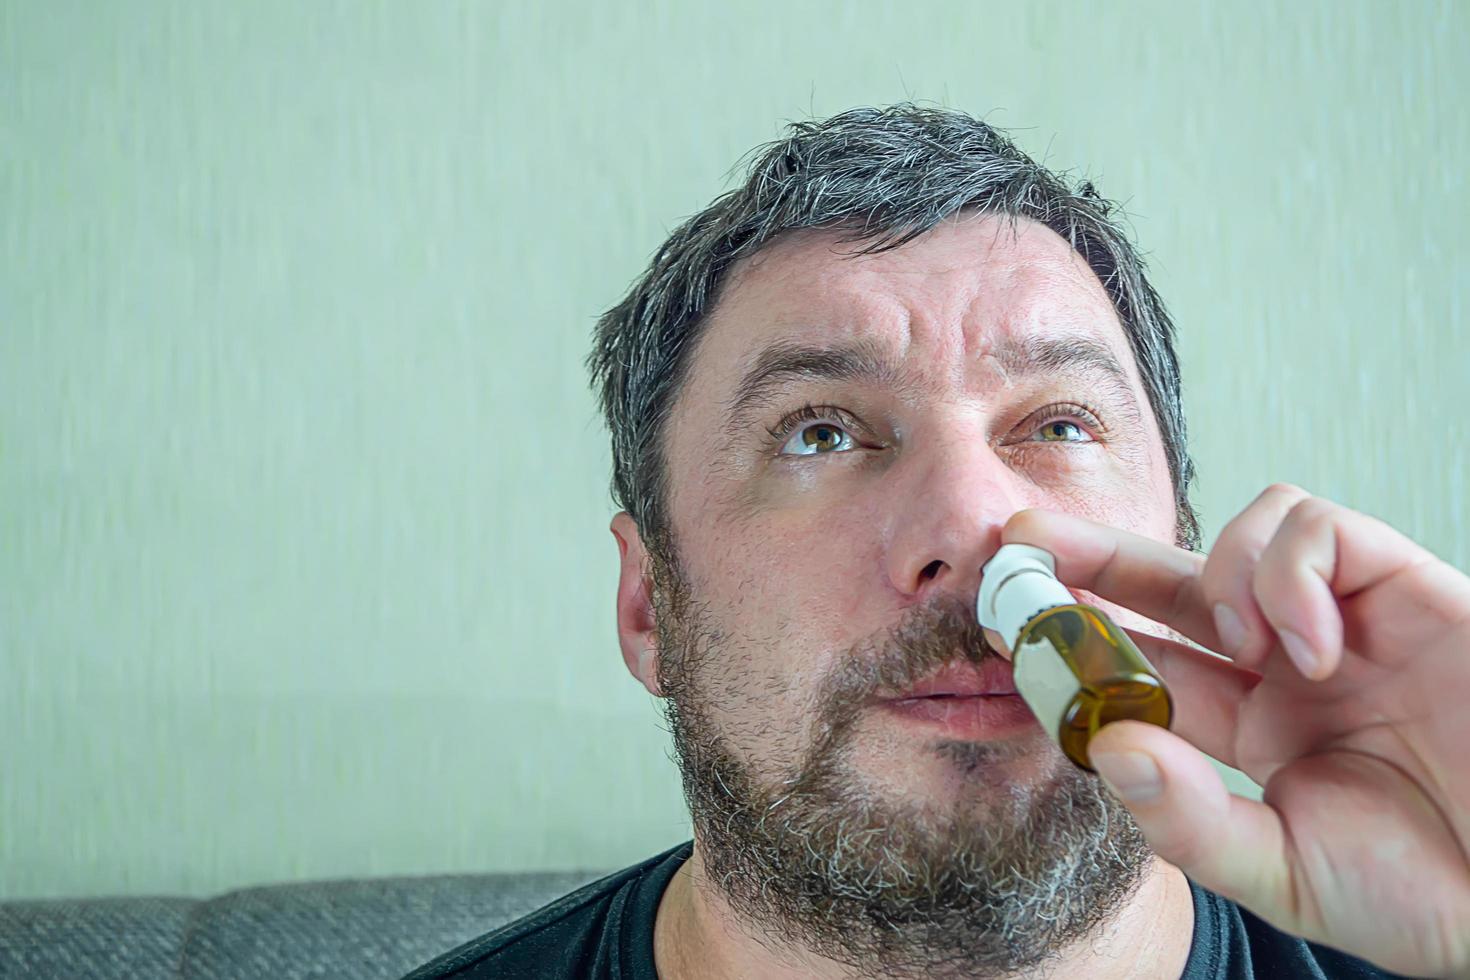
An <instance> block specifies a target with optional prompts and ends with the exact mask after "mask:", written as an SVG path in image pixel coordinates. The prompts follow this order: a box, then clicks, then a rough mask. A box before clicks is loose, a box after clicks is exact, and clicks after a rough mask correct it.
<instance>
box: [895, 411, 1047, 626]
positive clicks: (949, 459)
mask: <svg viewBox="0 0 1470 980" xmlns="http://www.w3.org/2000/svg"><path fill="white" fill-rule="evenodd" d="M967 442H968V444H967V445H960V446H957V445H955V444H954V443H949V444H947V445H945V446H944V447H942V448H937V449H936V452H935V453H933V455H932V456H931V458H929V459H927V460H923V461H920V460H917V459H911V460H910V462H911V464H912V465H913V468H912V471H911V472H910V473H909V474H907V475H906V476H907V479H906V481H905V485H904V486H903V489H902V491H901V492H900V493H898V494H896V495H895V497H894V508H895V510H894V513H893V517H892V523H891V524H890V528H891V532H890V537H889V546H888V554H887V559H886V560H887V566H888V567H887V574H888V578H889V581H890V583H891V584H892V586H893V587H894V588H895V589H896V590H898V592H899V593H900V594H902V595H904V596H905V597H908V598H910V599H912V600H913V601H914V602H916V603H917V604H922V603H924V602H926V601H929V600H931V599H932V598H933V597H934V594H935V593H936V592H938V591H940V590H943V591H946V592H951V593H954V594H956V595H959V596H961V597H963V598H966V599H974V598H975V596H976V595H977V594H978V592H979V590H980V567H981V566H982V565H984V564H985V562H986V561H988V560H989V559H990V556H991V555H993V554H995V552H996V551H997V550H999V548H1000V544H1001V542H1000V532H1001V528H1002V527H1004V526H1005V522H1006V519H1007V518H1009V517H1010V516H1011V515H1012V514H1014V513H1015V512H1016V511H1018V510H1020V509H1022V508H1023V507H1025V506H1027V504H1026V502H1025V501H1024V500H1023V499H1022V493H1021V487H1020V478H1019V477H1017V476H1016V474H1015V473H1014V472H1012V470H1011V468H1010V467H1009V466H1007V465H1006V464H1005V462H1004V461H1003V460H1001V459H1000V458H999V457H998V456H997V455H996V454H995V451H994V450H992V449H991V448H990V446H989V445H987V444H986V443H985V442H984V440H969V441H967ZM977 443H978V444H977Z"/></svg>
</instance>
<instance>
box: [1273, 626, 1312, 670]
mask: <svg viewBox="0 0 1470 980" xmlns="http://www.w3.org/2000/svg"><path fill="white" fill-rule="evenodd" d="M1276 635H1277V636H1279V637H1281V646H1282V647H1283V648H1284V649H1285V650H1286V655H1287V656H1288V657H1290V658H1291V662H1292V663H1294V664H1296V669H1297V670H1299V671H1301V672H1302V673H1303V674H1304V675H1306V676H1307V677H1311V676H1312V675H1313V674H1315V673H1316V672H1317V662H1318V658H1317V653H1316V651H1315V650H1313V649H1312V648H1311V646H1310V645H1308V643H1307V641H1306V640H1304V639H1302V638H1301V636H1299V635H1298V634H1296V633H1293V632H1292V631H1291V630H1277V631H1276Z"/></svg>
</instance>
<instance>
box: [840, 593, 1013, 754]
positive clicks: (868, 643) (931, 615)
mask: <svg viewBox="0 0 1470 980" xmlns="http://www.w3.org/2000/svg"><path fill="white" fill-rule="evenodd" d="M991 659H996V660H1003V659H1004V658H1003V657H1002V656H1001V655H1000V653H999V652H998V651H997V650H996V649H995V648H994V647H992V646H991V645H990V641H988V640H987V639H986V638H985V632H984V630H983V629H982V627H981V626H980V620H979V618H978V617H977V616H976V612H975V605H974V603H973V602H971V601H968V600H966V599H964V598H963V597H961V596H957V595H952V594H942V595H940V596H939V597H937V598H936V599H934V600H931V601H930V602H928V603H926V604H924V605H923V606H916V607H915V608H913V609H911V610H909V611H908V612H907V613H906V614H905V615H904V617H903V618H902V619H901V620H899V622H898V623H896V624H895V625H894V626H892V627H891V628H889V629H887V630H884V631H882V632H881V633H879V634H877V635H875V636H873V637H871V638H869V639H867V640H864V641H861V642H859V643H856V644H854V645H853V646H852V647H850V648H849V650H848V652H847V654H846V655H845V656H844V657H843V658H842V660H841V661H840V662H839V663H838V664H837V665H836V666H835V667H834V668H833V669H832V671H831V673H830V674H829V675H828V676H827V678H826V679H825V680H824V681H823V682H822V684H821V687H820V691H819V693H818V695H817V701H818V704H819V705H820V709H819V711H820V714H821V715H822V716H823V719H824V720H825V721H826V722H827V726H825V727H827V729H828V730H829V731H831V730H832V729H834V728H839V727H845V726H843V725H842V720H843V719H851V718H852V717H853V714H854V713H855V711H856V709H858V708H860V707H861V706H862V705H864V704H866V703H867V702H869V701H871V700H873V699H874V698H875V697H876V696H877V695H878V694H879V692H882V691H892V690H903V689H905V688H908V687H911V686H913V685H914V684H917V683H918V682H919V681H921V680H924V679H925V678H926V677H928V676H930V675H931V674H933V673H935V672H936V671H938V670H939V669H940V668H942V667H945V666H948V665H949V664H952V663H954V662H955V661H956V660H966V661H969V662H970V663H973V664H976V665H980V664H984V663H985V662H986V661H988V660H991Z"/></svg>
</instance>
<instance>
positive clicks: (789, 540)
mask: <svg viewBox="0 0 1470 980" xmlns="http://www.w3.org/2000/svg"><path fill="white" fill-rule="evenodd" d="M793 130H794V132H793V133H792V134H791V136H790V138H789V139H786V140H784V141H782V142H779V143H778V144H776V145H774V146H773V147H771V148H770V149H769V152H767V153H766V154H765V155H764V156H763V157H762V158H761V159H759V160H758V161H757V162H756V163H755V164H754V165H753V167H752V169H751V173H750V175H749V179H748V180H747V182H746V183H745V185H744V186H743V187H742V188H740V189H738V190H736V191H734V192H732V193H731V194H728V195H726V196H724V197H722V198H720V199H719V200H717V201H716V202H715V203H714V204H713V205H712V206H711V207H710V208H708V209H707V210H705V211H704V212H702V213H700V214H698V215H696V216H695V217H694V218H692V219H691V220H690V221H688V222H687V223H686V224H684V225H683V226H682V227H680V228H679V229H678V230H677V231H676V232H675V233H674V234H673V235H672V237H671V238H670V239H669V241H668V242H667V243H665V245H664V246H663V247H662V248H661V249H660V250H659V251H658V253H657V254H656V255H655V257H654V259H653V262H652V265H651V267H650V269H649V270H648V271H647V273H646V275H645V276H644V277H643V278H642V279H641V280H640V281H639V282H638V283H637V284H636V285H635V287H634V289H633V290H632V292H631V293H630V295H629V296H628V297H627V298H626V299H625V300H624V301H623V302H622V303H620V304H619V305H618V306H617V307H615V308H614V309H612V310H610V311H609V312H608V313H607V314H606V315H605V316H604V317H603V319H602V320H601V323H600V325H599V329H598V336H597V346H596V350H595V351H594V353H593V355H592V357H591V358H590V366H591V368H592V371H593V373H594V376H595V379H596V383H597V384H598V386H599V387H600V391H601V396H602V404H603V408H604V410H605V412H606V414H607V418H608V422H609V425H610V427H611V429H612V437H613V458H614V470H615V472H614V480H613V485H614V492H615V495H616V497H617V499H618V501H619V503H620V504H621V506H622V507H623V508H624V509H623V511H622V512H620V513H619V514H617V516H616V517H615V518H614V519H613V522H612V532H613V535H614V537H615V538H616V540H617V544H618V548H619V553H620V556H621V561H622V576H621V581H620V584H619V587H618V595H617V619H618V633H619V639H620V641H621V644H622V650H623V656H624V659H625V661H626V663H627V666H628V669H629V670H630V671H631V672H632V673H633V675H634V676H635V677H636V678H637V679H638V680H639V681H640V682H641V683H643V684H644V686H645V687H647V689H648V690H649V691H651V692H653V693H654V694H655V695H658V696H660V697H662V698H664V699H665V701H666V704H667V711H668V718H669V721H670V723H671V728H672V731H673V736H674V742H675V747H676V749H677V753H678V759H679V764H680V768H681V772H682V775H683V781H684V789H685V795H686V797H687V799H688V802H689V805H690V810H691V815H692V818H693V824H694V839H693V842H692V844H684V845H680V846H678V847H675V848H673V849H672V850H670V851H667V852H665V853H664V854H661V855H658V856H656V857H654V858H652V859H650V860H648V861H646V862H643V863H642V864H639V865H637V866H635V867H633V868H629V869H627V870H625V871H622V872H619V873H617V874H615V875H612V876H610V877H608V878H606V879H604V880H602V881H600V882H597V883H594V884H592V885H589V886H587V887H586V888H583V889H581V890H580V891H578V892H575V893H573V894H572V895H570V896H567V897H566V898H563V899H561V900H559V901H557V902H555V903H553V904H552V905H550V906H548V907H546V908H545V909H542V910H541V911H539V912H537V913H535V914H533V915H531V916H529V917H527V918H525V919H522V920H521V921H519V922H516V923H514V924H512V925H509V926H507V927H505V928H504V929H501V930H499V931H497V932H494V933H491V934H490V935H488V936H486V937H483V938H481V939H479V940H476V941H474V942H472V943H470V944H468V945H466V946H465V947H462V948H461V949H460V950H457V951H454V952H453V953H450V954H447V955H446V956H444V957H441V958H440V959H439V960H437V961H436V962H435V963H433V964H429V965H428V966H426V967H424V968H421V969H420V970H419V971H418V972H416V973H415V974H413V976H414V977H416V978H428V977H455V978H469V977H555V978H562V977H599V978H602V977H607V978H612V977H620V978H625V980H628V978H638V980H644V978H647V980H651V978H653V977H655V976H657V977H660V978H664V980H671V978H686V977H700V978H725V977H758V978H785V977H1012V976H1039V975H1048V976H1050V975H1055V976H1081V977H1089V978H1113V977H1168V978H1173V977H1180V976H1184V977H1190V978H1204V977H1210V978H1215V977H1221V978H1224V977H1250V976H1273V977H1277V976H1281V977H1284V976H1293V977H1294V976H1323V975H1326V976H1329V977H1372V976H1383V975H1388V974H1387V973H1385V972H1383V971H1387V970H1392V971H1396V972H1401V973H1408V974H1413V975H1436V976H1440V975H1455V976H1470V860H1467V851H1470V760H1467V753H1465V752H1464V751H1463V748H1462V747H1463V746H1465V745H1470V712H1467V711H1465V710H1464V709H1463V708H1462V705H1463V704H1465V703H1466V702H1467V699H1470V580H1467V579H1466V577H1465V576H1464V575H1462V574H1461V573H1459V572H1458V571H1456V570H1455V569H1453V568H1451V567H1450V566H1449V565H1447V564H1446V563H1444V562H1442V561H1439V560H1438V559H1436V558H1435V557H1434V556H1433V555H1431V554H1430V553H1428V552H1427V551H1425V550H1424V549H1422V548H1420V547H1418V546H1417V545H1415V544H1414V543H1412V542H1410V541H1408V540H1407V539H1405V538H1404V537H1403V536H1402V535H1400V534H1398V533H1397V532H1396V531H1394V530H1393V529H1391V528H1389V527H1387V526H1385V525H1383V524H1382V523H1380V522H1378V521H1375V520H1373V519H1371V518H1369V517H1366V516H1364V515H1362V514H1358V513H1355V512H1353V511H1351V510H1348V509H1346V508H1343V507H1340V506H1338V505H1335V504H1332V503H1330V502H1328V501H1325V500H1322V499H1320V498H1316V497H1313V496H1311V495H1309V494H1307V493H1306V492H1305V491H1303V490H1301V489H1299V488H1297V487H1293V486H1290V485H1285V484H1278V485H1274V486H1272V487H1270V488H1268V489H1267V490H1266V491H1265V492H1264V493H1262V494H1261V495H1260V497H1258V498H1257V499H1256V500H1255V501H1254V502H1253V503H1252V504H1251V505H1250V506H1249V507H1247V508H1246V509H1245V511H1244V512H1242V513H1241V514H1240V515H1239V516H1237V517H1236V518H1235V519H1234V520H1232V521H1231V522H1230V523H1229V524H1228V525H1227V526H1226V527H1225V529H1224V530H1223V531H1222V533H1221V535H1220V538H1219V540H1218V542H1217V543H1216V546H1215V548H1214V549H1213V551H1212V552H1211V553H1210V554H1209V555H1208V556H1204V555H1201V554H1198V553H1197V549H1198V545H1199V531H1198V527H1197V523H1196V519H1195V515H1194V513H1193V511H1192V510H1191V508H1190V505H1189V500H1188V488H1189V484H1190V481H1191V478H1192V466H1191V463H1190V460H1189V456H1188V453H1187V451H1186V447H1185V424H1184V419H1183V416H1182V412H1181V407H1180V397H1179V375H1178V370H1177V361H1176V358H1175V353H1174V348H1173V328H1172V326H1171V323H1170V321H1169V318H1168V315H1167V313H1166V312H1165V310H1164V307H1163V305H1162V303H1161V302H1160V300H1159V298H1158V297H1157V295H1156V294H1155V293H1154V291H1153V289H1152V288H1151V287H1150V286H1149V284H1148V282H1147V280H1146V279H1145V277H1144V269H1143V265H1142V263H1141V262H1140V261H1139V259H1138V257H1137V255H1136V254H1135V252H1134V250H1133V249H1132V247H1131V246H1130V244H1129V243H1128V241H1127V240H1126V238H1125V236H1124V235H1123V234H1122V233H1121V232H1120V231H1119V230H1118V228H1117V227H1116V226H1115V224H1114V223H1113V220H1112V210H1111V207H1110V206H1109V205H1108V204H1107V203H1106V202H1104V201H1103V200H1102V199H1100V198H1099V197H1098V196H1097V195H1096V193H1095V192H1094V191H1093V190H1092V188H1091V186H1090V185H1083V186H1082V187H1080V188H1078V189H1076V190H1075V191H1074V190H1072V189H1069V188H1068V187H1067V186H1066V185H1065V184H1064V183H1063V182H1062V181H1061V180H1060V179H1059V178H1058V177H1057V176H1055V175H1053V174H1051V173H1049V172H1048V171H1046V170H1044V169H1043V168H1041V167H1040V166H1038V165H1037V164H1036V163H1035V162H1033V161H1032V160H1030V159H1029V158H1028V157H1026V156H1025V155H1024V154H1022V153H1021V152H1020V151H1018V150H1017V149H1016V148H1015V147H1014V146H1013V145H1012V144H1011V143H1010V142H1008V141H1007V140H1006V139H1005V138H1003V137H1002V136H1001V135H999V134H998V133H996V132H995V131H994V130H992V129H991V128H990V127H988V126H986V125H984V124H982V123H980V122H977V121H975V120H973V119H970V118H968V117H966V116H964V115H962V114H960V113H955V112H948V111H938V110H930V109H921V108H916V107H914V106H912V105H907V104H905V105H900V106H895V107H893V108H891V109H889V110H886V111H876V110H855V111H852V112H848V113H844V114H841V115H839V116H836V117H834V118H832V119H829V120H827V121H825V122H821V123H806V124H797V125H795V126H794V127H793ZM858 244H863V245H865V246H866V247H864V248H857V247H856V246H857V245H858ZM1457 503H1458V502H1457ZM1009 541H1024V542H1027V543H1030V544H1034V545H1038V546H1040V547H1043V548H1046V549H1048V550H1050V551H1052V552H1053V553H1054V554H1055V555H1056V557H1057V562H1058V574H1059V577H1060V578H1061V579H1062V581H1063V582H1064V583H1065V584H1067V585H1068V586H1069V587H1070V588H1071V589H1072V591H1073V592H1074V593H1075V594H1077V595H1078V596H1079V598H1080V599H1081V600H1082V601H1086V602H1093V603H1095V604H1097V605H1099V606H1101V607H1103V608H1105V609H1107V610H1108V611H1109V612H1110V613H1111V614H1113V615H1114V616H1115V617H1116V619H1117V620H1118V621H1119V623H1120V624H1123V625H1125V626H1127V627H1128V628H1129V630H1130V633H1131V634H1132V636H1133V638H1134V639H1135V641H1136V642H1138V644H1139V646H1140V647H1141V649H1142V650H1143V651H1144V653H1145V655H1147V656H1148V657H1149V658H1150V660H1151V661H1152V662H1153V663H1154V664H1155V666H1157V667H1158V668H1159V669H1160V671H1161V673H1162V674H1163V676H1164V677H1165V679H1166V681H1167V683H1168V684H1169V685H1170V687H1171V689H1172V692H1173V695H1174V698H1175V703H1176V715H1175V722H1174V726H1173V730H1172V731H1165V730H1163V729H1160V728H1156V727H1152V726H1147V725H1142V724H1139V723H1136V722H1118V723H1115V724H1113V725H1110V726H1108V727H1107V728H1105V729H1104V730H1103V731H1102V732H1100V733H1099V734H1098V735H1097V737H1096V738H1095V740H1094V742H1093V745H1092V750H1091V752H1092V755H1091V759H1092V762H1093V763H1094V764H1095V766H1096V767H1097V769H1098V771H1099V773H1100V774H1101V776H1102V777H1103V780H1099V778H1098V777H1096V776H1093V775H1091V774H1089V773H1087V772H1085V771H1083V770H1081V769H1079V768H1078V767H1076V766H1074V765H1073V764H1072V763H1071V762H1069V761H1068V760H1067V759H1066V758H1065V757H1064V756H1063V755H1062V754H1061V752H1060V751H1059V750H1058V748H1057V747H1056V745H1055V744H1054V743H1053V742H1052V741H1051V740H1050V738H1049V737H1048V735H1047V734H1046V732H1045V731H1044V729H1043V728H1042V726H1041V725H1040V724H1039V723H1038V722H1037V721H1036V719H1035V718H1034V717H1032V716H1031V715H1030V713H1029V711H1028V710H1026V709H1025V708H1024V706H1023V703H1022V702H1020V701H1019V699H1018V697H1017V695H1016V694H1015V689H1014V687H1013V686H1012V684H1011V678H1010V667H1009V663H1008V660H1007V659H1006V658H1005V656H1006V654H1005V651H1004V649H1003V643H1002V641H1001V640H1000V638H999V637H998V636H997V635H995V634H993V633H989V632H988V631H984V630H982V629H981V628H980V627H979V625H978V622H977V619H976V614H975V608H974V606H975V598H976V594H977V591H978V588H979V578H980V569H981V567H982V566H983V565H984V563H985V562H986V560H987V559H988V558H989V557H990V556H991V555H992V554H994V553H995V551H996V550H997V549H998V548H999V547H1000V546H1001V544H1002V543H1004V542H1009ZM1201 647H1203V648H1208V650H1202V649H1200V648H1201ZM1208 651H1219V653H1220V654H1223V655H1224V656H1220V655H1216V654H1213V653H1211V652H1208ZM1227 657H1228V658H1229V659H1226V658H1227ZM1201 751H1203V752H1204V753H1208V754H1209V755H1211V756H1214V757H1215V758H1217V759H1220V760H1223V761H1225V762H1226V763H1229V764H1231V765H1235V766H1238V767H1240V768H1242V769H1243V770H1244V771H1245V772H1247V773H1248V774H1250V775H1251V776H1252V777H1253V778H1255V779H1256V780H1257V781H1259V782H1260V783H1261V784H1263V785H1264V786H1265V799H1264V801H1263V802H1256V801H1251V800H1245V799H1240V798H1235V797H1231V796H1230V795H1229V794H1228V793H1227V792H1226V791H1225V789H1224V785H1223V784H1222V782H1221V781H1220V778H1219V776H1218V774H1217V773H1216V772H1215V770H1214V769H1212V768H1211V766H1210V765H1209V763H1208V761H1207V760H1206V758H1205V756H1204V755H1203V754H1201ZM1104 780H1105V781H1104ZM1370 964H1371V965H1370Z"/></svg>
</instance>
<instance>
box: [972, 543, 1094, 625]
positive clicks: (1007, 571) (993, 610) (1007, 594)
mask: <svg viewBox="0 0 1470 980" xmlns="http://www.w3.org/2000/svg"><path fill="white" fill-rule="evenodd" d="M1056 573H1057V562H1056V559H1055V558H1054V557H1052V554H1051V552H1049V551H1046V550H1045V549H1042V548H1037V547H1034V546H1032V545H1029V544H1007V545H1002V546H1001V548H1000V550H999V551H997V552H996V553H995V554H994V555H993V556H992V557H991V559H990V561H988V562H986V563H985V565H984V567H983V568H981V570H980V595H979V598H978V599H977V600H976V615H977V617H978V618H979V620H980V625H981V626H983V627H985V628H986V629H991V630H995V631H996V632H997V633H999V634H1000V635H1001V638H1002V639H1003V640H1005V643H1006V647H1007V649H1010V650H1014V649H1015V644H1016V636H1017V635H1018V634H1019V633H1020V632H1021V628H1022V627H1023V626H1025V625H1026V624H1027V623H1028V622H1030V621H1031V618H1032V617H1033V616H1035V615H1036V614H1037V613H1039V612H1041V611H1042V610H1045V609H1051V608H1052V607H1054V606H1065V605H1070V604H1072V603H1074V602H1076V601H1077V599H1076V598H1075V597H1074V596H1073V595H1072V593H1071V592H1069V591H1067V587H1066V586H1065V585H1063V584H1062V583H1061V582H1060V581H1058V580H1057V577H1056ZM1008 583H1009V584H1010V587H1009V588H1007V584H1008Z"/></svg>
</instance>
